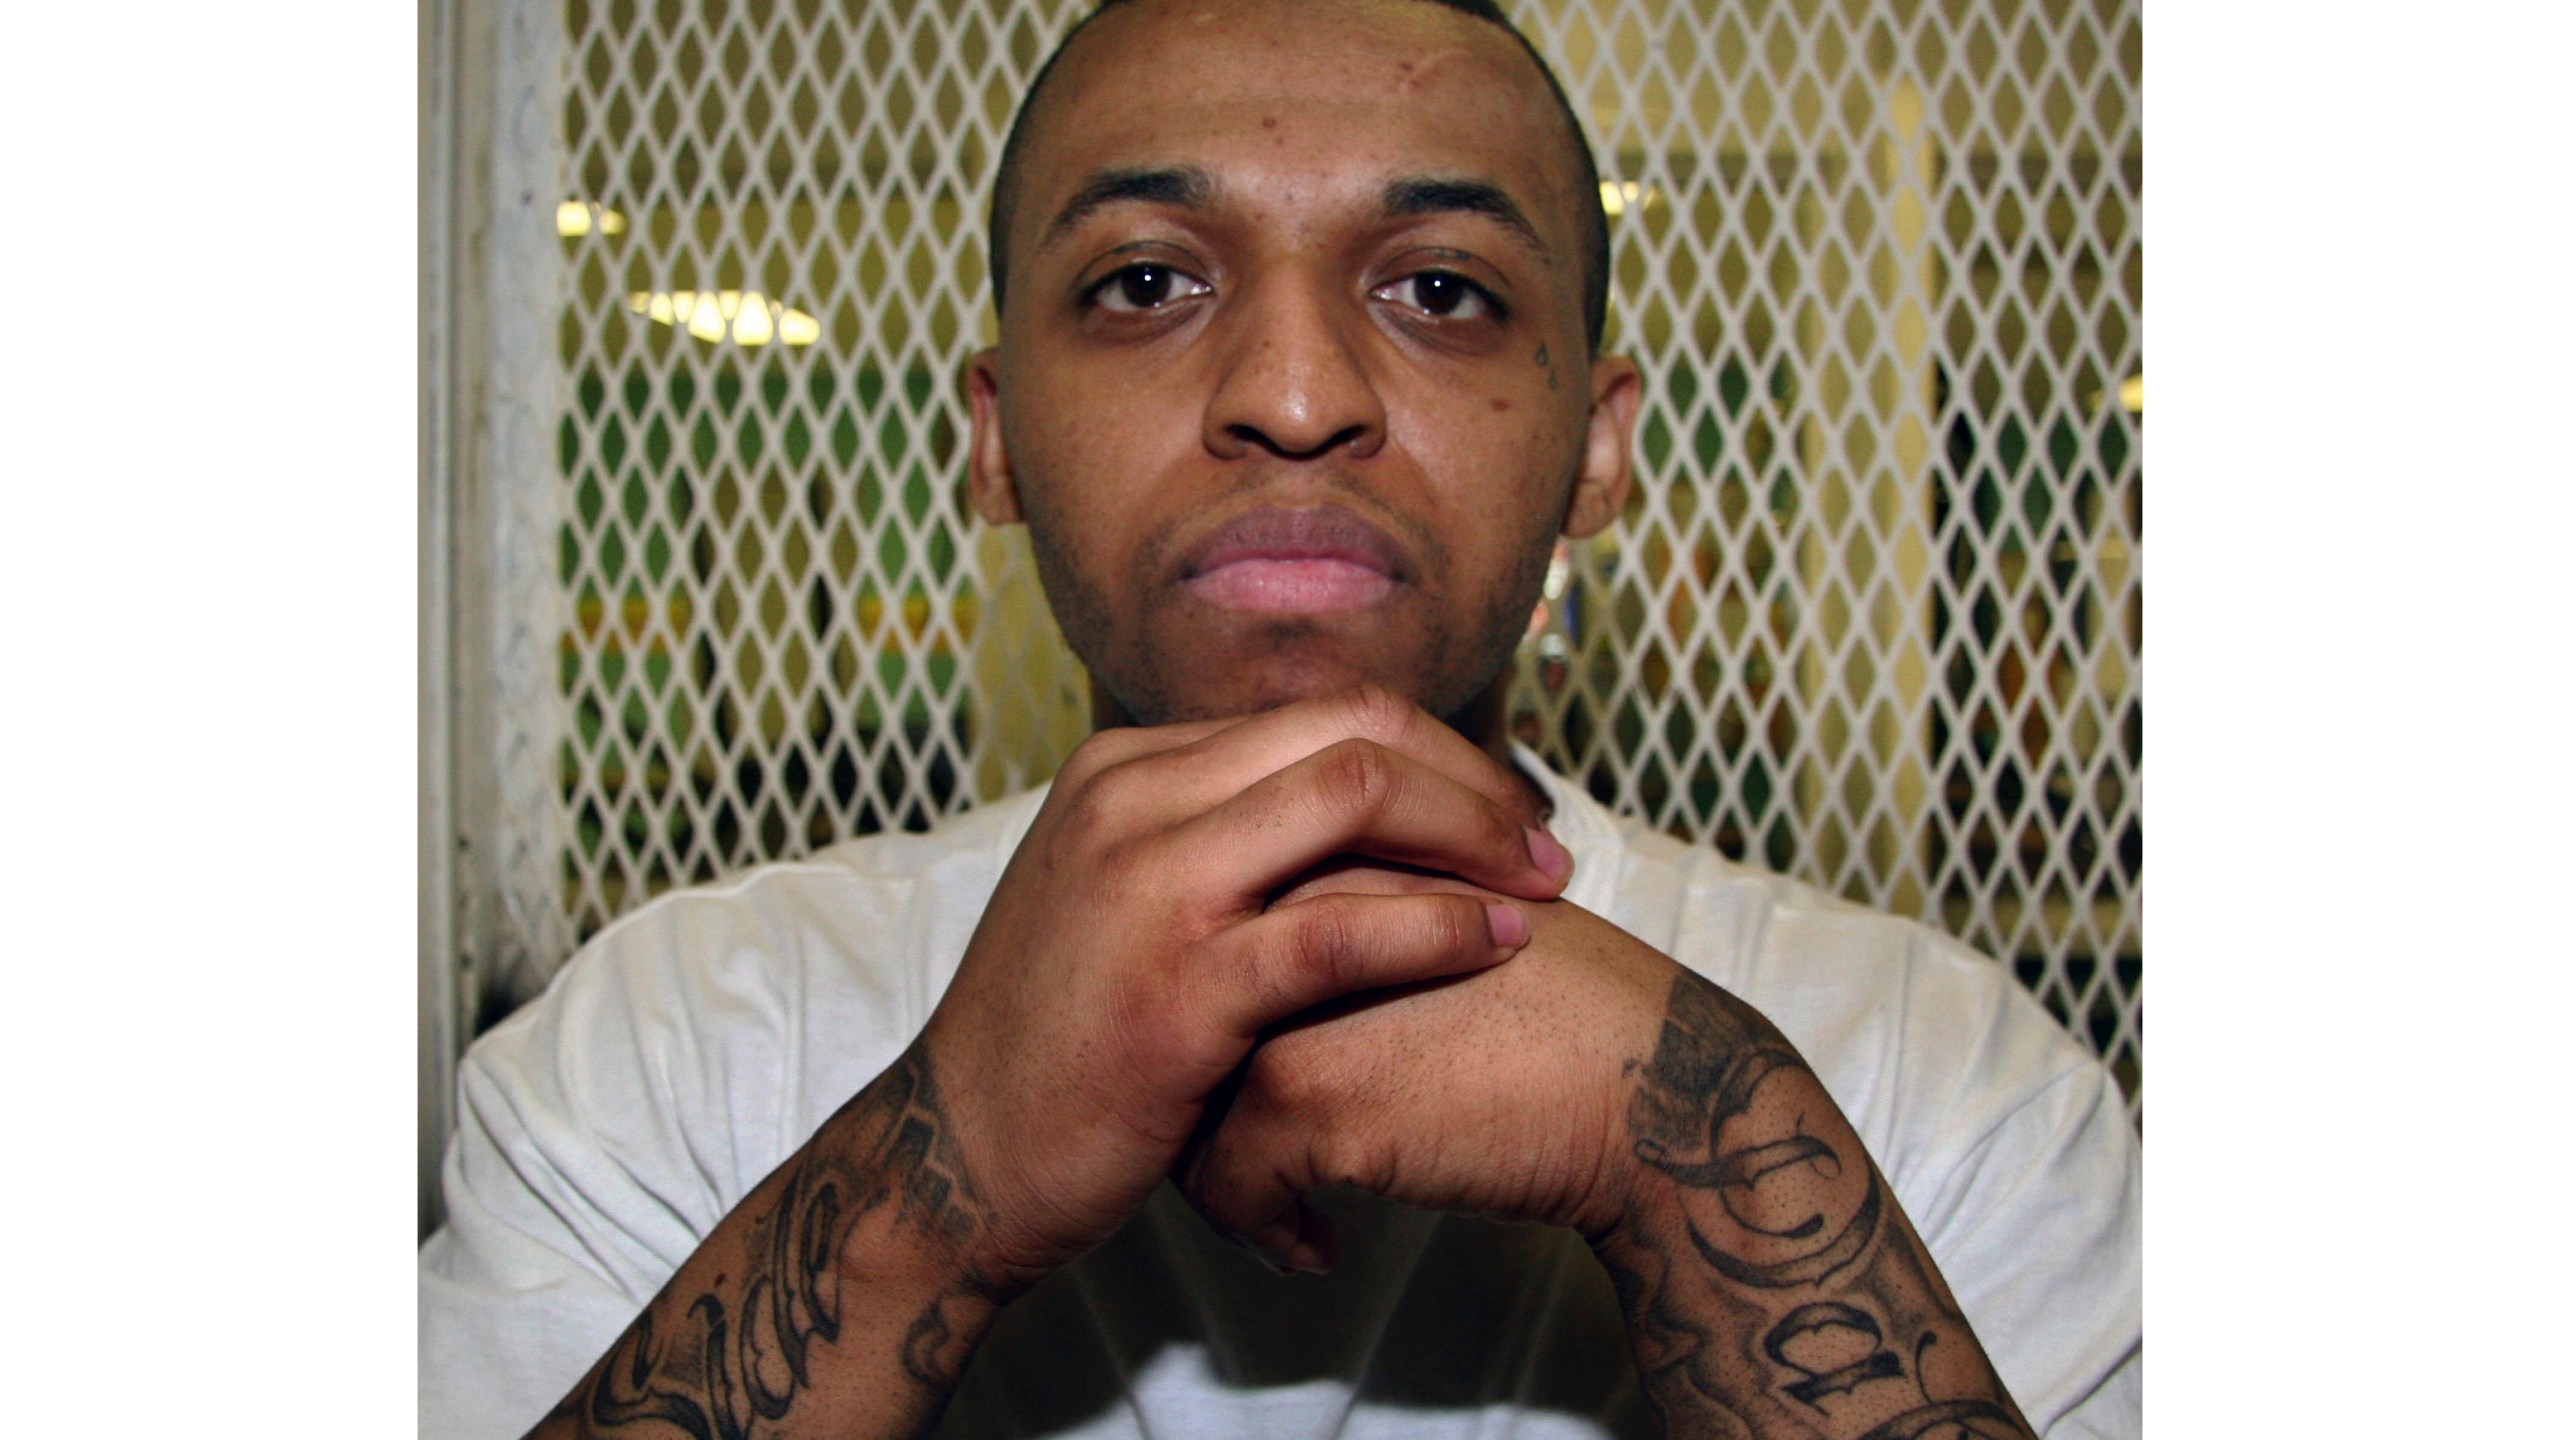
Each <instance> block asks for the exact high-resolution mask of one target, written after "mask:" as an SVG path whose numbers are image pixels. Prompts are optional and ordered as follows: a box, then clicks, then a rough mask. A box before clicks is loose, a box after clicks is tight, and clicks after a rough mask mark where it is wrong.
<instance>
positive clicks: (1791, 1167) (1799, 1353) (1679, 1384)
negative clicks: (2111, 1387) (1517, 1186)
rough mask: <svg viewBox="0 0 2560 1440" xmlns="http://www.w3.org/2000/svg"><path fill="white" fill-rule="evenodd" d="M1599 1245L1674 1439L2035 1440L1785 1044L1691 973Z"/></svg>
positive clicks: (1836, 1113)
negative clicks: (1629, 1185) (1623, 1197)
mask: <svg viewBox="0 0 2560 1440" xmlns="http://www.w3.org/2000/svg"><path fill="white" fill-rule="evenodd" d="M1636 1078H1637V1085H1636V1089H1635V1093H1634V1096H1633V1098H1632V1100H1631V1101H1630V1104H1629V1108H1628V1134H1627V1137H1626V1141H1625V1143H1626V1144H1627V1145H1628V1146H1629V1148H1630V1149H1631V1151H1632V1154H1633V1158H1634V1159H1635V1160H1636V1161H1638V1162H1639V1163H1638V1165H1637V1166H1636V1167H1634V1173H1635V1175H1636V1176H1637V1179H1636V1181H1635V1183H1634V1187H1633V1193H1631V1194H1630V1196H1629V1198H1628V1203H1627V1206H1626V1209H1625V1212H1624V1218H1623V1219H1622V1221H1621V1222H1620V1223H1619V1224H1618V1225H1617V1226H1616V1227H1615V1228H1614V1229H1613V1230H1612V1231H1611V1232H1610V1233H1609V1234H1607V1235H1604V1236H1600V1237H1596V1239H1595V1248H1596V1249H1597V1251H1598V1253H1599V1255H1600V1258H1601V1261H1602V1263H1603V1264H1604V1265H1606V1266H1607V1267H1608V1270H1609V1273H1610V1276H1611V1278H1612V1280H1613V1281H1614V1282H1615V1283H1616V1285H1617V1288H1618V1295H1619V1300H1620V1304H1621V1306H1622V1307H1623V1309H1624V1311H1625V1313H1626V1316H1627V1321H1628V1331H1629V1336H1630V1339H1631V1341H1632V1342H1633V1346H1634V1350H1635V1354H1636V1359H1637V1363H1638V1366H1639V1368H1640V1369H1641V1371H1642V1373H1643V1376H1644V1383H1645V1388H1646V1391H1647V1393H1648V1394H1649V1395H1650V1396H1651V1397H1652V1399H1653V1401H1654V1403H1655V1405H1656V1406H1657V1407H1658V1408H1659V1409H1660V1410H1661V1412H1662V1414H1663V1418H1664V1422H1665V1426H1666V1429H1667V1431H1668V1433H1670V1434H1671V1435H1673V1436H1720V1437H1721V1436H1735V1435H1749V1436H1755V1437H1774V1436H1800V1435H1801V1436H1838V1437H1843V1440H1850V1437H1864V1440H1921V1437H1924V1436H1925V1437H1929V1440H1954V1437H1959V1436H1965V1437H1979V1440H1993V1437H1999V1440H2012V1437H2021V1436H2031V1435H2032V1433H2033V1432H2032V1430H2031V1429H2030V1428H2029V1426H2028V1425H2027V1423H2026V1421H2025V1419H2024V1418H2023V1416H2021V1415H2020V1413H2019V1411H2018V1409H2017V1407H2016V1405H2015V1403H2014V1402H2013V1401H2011V1399H2010V1398H2009V1395H2008V1392H2007V1391H2006V1390H2005V1389H2003V1388H2002V1386H2001V1384H2000V1379H1999V1376H1998V1374H1997V1373H1996V1372H1995V1371H1994V1370H1993V1368H1992V1366H1991V1362H1990V1359H1989V1357H1988V1356H1986V1355H1985V1354H1984V1353H1983V1350H1982V1347H1981V1345H1980V1343H1979V1342H1978V1341H1977V1340H1976V1339H1975V1338H1974V1334H1973V1328H1972V1326H1971V1325H1970V1324H1968V1323H1967V1322H1966V1320H1965V1317H1964V1315H1963V1313H1962V1311H1961V1310H1959V1309H1958V1307H1957V1305H1956V1302H1955V1298H1954V1296H1953V1295H1952V1294H1951V1293H1950V1292H1949V1291H1948V1289H1947V1286H1946V1282H1945V1281H1944V1279H1943V1278H1942V1277H1940V1275H1939V1274H1938V1271H1937V1267H1936V1265H1935V1264H1934V1263H1932V1262H1931V1260H1930V1258H1929V1255H1928V1251H1927V1249H1926V1247H1924V1246H1923V1245H1922V1243H1921V1241H1920V1237H1919V1235H1918V1233H1917V1232H1916V1231H1915V1230H1914V1229H1913V1227H1912V1225H1911V1222H1910V1220H1909V1218H1908V1217H1906V1216H1905V1215H1904V1214H1903V1212H1902V1208H1901V1206H1900V1205H1899V1204H1898V1203H1896V1202H1895V1200H1894V1197H1893V1194H1892V1191H1891V1189H1890V1187H1889V1186H1888V1185H1887V1184H1886V1183H1885V1180H1884V1177H1883V1174H1882V1173H1881V1172H1880V1171H1879V1170H1878V1169H1877V1168H1876V1166H1875V1165H1874V1163H1873V1162H1872V1160H1871V1158H1870V1157H1869V1155H1868V1154H1867V1151H1866V1147H1865V1146H1864V1144H1862V1143H1861V1142H1860V1141H1859V1139H1858V1137H1857V1134H1856V1132H1855V1131H1854V1130H1852V1129H1851V1128H1850V1126H1849V1123H1848V1121H1847V1119H1846V1118H1845V1117H1844V1116H1843V1115H1842V1114H1841V1113H1840V1110H1839V1107H1838V1106H1837V1105H1835V1104H1834V1103H1833V1102H1832V1100H1831V1098H1830V1096H1829V1095H1828V1094H1827V1093H1825V1092H1824V1091H1823V1089H1822V1087H1821V1084H1820V1082H1819V1081H1817V1080H1816V1079H1815V1078H1814V1076H1813V1074H1812V1072H1811V1071H1810V1070H1809V1069H1808V1068H1807V1067H1806V1066H1805V1063H1804V1060H1803V1057H1801V1056H1800V1055H1798V1054H1797V1053H1796V1052H1795V1050H1794V1048H1793V1047H1792V1046H1791V1045H1789V1044H1788V1043H1787V1041H1786V1039H1785V1037H1784V1036H1782V1035H1780V1034H1779V1033H1778V1032H1777V1030H1776V1029H1775V1028H1774V1027H1772V1026H1771V1025H1770V1024H1769V1023H1768V1022H1767V1021H1766V1020H1765V1019H1763V1018H1761V1016H1760V1015H1759V1014H1758V1013H1757V1012H1755V1011H1753V1010H1751V1009H1750V1007H1748V1006H1746V1005H1744V1004H1742V1003H1741V1002H1740V1001H1738V1000H1736V999H1735V998H1734V997H1733V996H1731V995H1729V994H1727V993H1726V992H1724V991H1722V990H1719V989H1717V988H1716V987H1714V986H1712V985H1710V984H1708V983H1707V982H1705V981H1703V980H1700V979H1699V978H1697V977H1696V976H1694V975H1691V974H1688V973H1686V972H1683V973H1682V974H1681V975H1680V976H1679V977H1678V978H1677V979H1676V980H1675V981H1674V982H1673V986H1672V991H1671V998H1670V1003H1669V1009H1668V1014H1667V1015H1666V1017H1665V1019H1664V1022H1663V1027H1662V1033H1661V1038H1660V1040H1659V1042H1658V1044H1657V1046H1656V1049H1655V1053H1654V1055H1653V1058H1652V1061H1651V1063H1649V1064H1648V1065H1646V1066H1644V1067H1643V1069H1642V1070H1641V1071H1640V1072H1639V1074H1638V1075H1637V1077H1636Z"/></svg>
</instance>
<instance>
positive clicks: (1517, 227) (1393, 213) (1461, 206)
mask: <svg viewBox="0 0 2560 1440" xmlns="http://www.w3.org/2000/svg"><path fill="white" fill-rule="evenodd" d="M1386 201H1387V205H1386V209H1387V214H1388V215H1389V216H1390V217H1392V218H1395V219H1403V218H1405V217H1407V216H1412V215H1441V214H1447V213H1450V212H1452V211H1454V212H1457V213H1460V214H1467V215H1482V216H1484V217H1485V218H1487V219H1489V220H1491V221H1493V222H1494V223H1495V224H1497V225H1500V226H1501V227H1503V228H1504V229H1506V230H1509V231H1510V232H1511V233H1513V234H1514V235H1517V236H1519V237H1520V240H1521V242H1522V243H1523V244H1525V245H1527V246H1528V247H1529V248H1530V249H1531V250H1532V251H1535V252H1536V253H1537V255H1538V256H1539V258H1541V259H1545V258H1548V257H1549V253H1550V252H1549V251H1548V249H1547V242H1546V240H1545V239H1544V238H1543V237H1541V236H1540V235H1539V234H1538V228H1537V227H1536V226H1534V225H1532V224H1530V223H1529V217H1528V216H1527V215H1526V214H1524V213H1522V212H1521V209H1520V204H1519V202H1518V201H1516V200H1513V199H1512V198H1511V194H1510V192H1509V191H1507V190H1504V189H1503V188H1502V187H1501V186H1499V185H1496V184H1494V183H1492V182H1491V181H1488V180H1451V179H1440V178H1425V179H1416V180H1396V181H1392V182H1390V183H1389V184H1388V186H1387V191H1386Z"/></svg>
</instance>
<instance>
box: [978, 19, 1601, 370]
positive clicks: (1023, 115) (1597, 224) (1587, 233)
mask: <svg viewBox="0 0 2560 1440" xmlns="http://www.w3.org/2000/svg"><path fill="white" fill-rule="evenodd" d="M1128 3H1130V0H1101V3H1100V4H1098V5H1096V6H1094V7H1093V10H1092V11H1091V12H1090V13H1089V14H1087V15H1086V16H1085V17H1084V18H1083V19H1081V20H1078V21H1077V22H1076V23H1075V25H1074V27H1073V28H1072V29H1070V30H1068V31H1067V33H1066V34H1065V36H1063V37H1062V38H1061V39H1060V40H1059V41H1058V47H1057V48H1056V49H1054V50H1052V51H1050V52H1049V58H1048V59H1046V60H1043V61H1041V62H1040V68H1039V70H1038V71H1037V72H1035V73H1034V74H1033V75H1032V77H1031V88H1029V89H1028V90H1025V91H1024V92H1023V94H1022V104H1021V105H1020V106H1018V107H1016V108H1015V110H1014V112H1013V125H1012V127H1011V128H1010V129H1008V130H1007V131H1006V132H1005V137H1004V152H1003V154H1002V156H1001V158H999V159H998V160H997V162H996V189H995V199H994V203H993V204H992V205H991V206H990V207H989V210H988V214H987V273H988V279H989V281H990V282H991V283H992V284H993V286H994V288H995V302H996V314H997V315H999V316H1001V315H1003V314H1004V287H1005V274H1006V270H1007V263H1006V262H1007V258H1008V257H1007V255H1006V249H1007V246H1006V241H1005V232H1006V231H1007V230H1008V229H1010V228H1011V227H1012V224H1013V211H1014V206H1015V203H1016V201H1017V200H1018V199H1019V198H1020V195H1021V186H1022V180H1021V176H1020V175H1019V174H1018V173H1017V172H1016V168H1015V162H1016V160H1017V158H1018V156H1019V153H1020V151H1021V149H1022V137H1023V135H1024V133H1025V126H1024V124H1023V122H1024V120H1026V119H1027V118H1028V117H1029V116H1030V114H1031V107H1032V106H1033V105H1034V104H1036V103H1037V102H1038V101H1039V99H1040V88H1041V87H1042V86H1043V85H1045V84H1047V83H1048V80H1049V72H1050V71H1051V70H1053V69H1055V68H1056V67H1057V64H1058V57H1059V56H1061V55H1064V54H1066V53H1067V47H1068V46H1070V45H1073V44H1074V43H1075V41H1076V37H1077V36H1078V35H1081V34H1083V33H1084V27H1086V26H1087V25H1090V24H1092V23H1093V22H1094V20H1095V19H1096V18H1097V17H1099V16H1100V15H1102V14H1103V12H1105V11H1107V10H1113V9H1117V8H1118V7H1120V6H1122V5H1126V4H1128ZM1420 3H1423V4H1431V5H1438V6H1440V7H1441V8H1443V9H1447V10H1455V11H1457V12H1458V13H1459V14H1461V15H1469V16H1473V17H1474V18H1476V19H1478V20H1482V21H1484V22H1485V23H1486V24H1488V25H1491V26H1493V27H1495V28H1496V29H1499V30H1500V31H1501V32H1502V33H1503V34H1505V35H1508V36H1510V37H1511V38H1512V39H1513V40H1515V41H1517V42H1519V45H1520V48H1521V49H1522V50H1523V51H1525V52H1527V54H1528V56H1529V63H1530V64H1532V65H1535V66H1537V67H1538V74H1539V76H1540V77H1541V78H1543V79H1544V80H1545V81H1546V82H1547V93H1548V94H1550V95H1552V96H1554V97H1555V101H1556V108H1558V109H1559V110H1562V111H1563V112H1564V125H1565V131H1566V133H1568V134H1570V135H1571V136H1572V137H1573V164H1574V169H1575V171H1576V173H1577V183H1576V185H1575V187H1574V191H1575V200H1574V210H1575V216H1574V219H1575V222H1576V225H1575V228H1577V229H1578V230H1580V231H1581V232H1582V253H1583V256H1584V260H1583V266H1582V330H1583V338H1584V340H1585V342H1586V343H1587V344H1588V345H1589V346H1590V347H1591V350H1592V353H1594V354H1597V353H1599V349H1600V330H1601V327H1602V326H1603V325H1605V324H1606V323H1607V322H1608V318H1609V217H1608V215H1607V213H1606V212H1604V211H1603V210H1602V209H1601V208H1600V167H1599V166H1598V165H1596V164H1595V163H1593V161H1592V158H1591V142H1590V141H1589V140H1588V139H1586V138H1584V136H1583V133H1582V117H1581V116H1580V115H1578V114H1576V113H1574V108H1573V101H1572V100H1571V99H1569V98H1567V97H1566V95H1565V93H1564V87H1563V86H1561V85H1559V84H1557V83H1556V75H1555V72H1554V71H1553V70H1550V69H1548V68H1547V60H1546V57H1545V56H1543V55H1540V54H1539V53H1538V47H1537V46H1535V45H1532V44H1530V43H1529V37H1528V36H1526V35H1523V34H1521V33H1520V31H1519V29H1518V27H1516V26H1514V25H1513V24H1512V23H1511V17H1510V16H1508V15H1505V14H1503V13H1502V8H1501V7H1500V6H1498V5H1496V4H1495V3H1493V0H1420Z"/></svg>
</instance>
